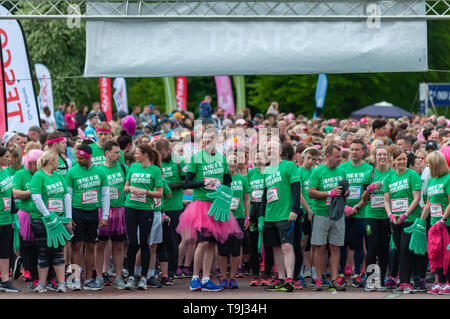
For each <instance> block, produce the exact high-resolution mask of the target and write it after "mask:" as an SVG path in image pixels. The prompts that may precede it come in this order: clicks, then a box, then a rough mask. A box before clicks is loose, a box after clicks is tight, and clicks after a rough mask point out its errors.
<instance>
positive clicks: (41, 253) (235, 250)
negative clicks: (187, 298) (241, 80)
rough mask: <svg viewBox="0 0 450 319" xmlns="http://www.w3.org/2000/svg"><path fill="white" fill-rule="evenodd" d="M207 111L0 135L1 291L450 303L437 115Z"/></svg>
mask: <svg viewBox="0 0 450 319" xmlns="http://www.w3.org/2000/svg"><path fill="white" fill-rule="evenodd" d="M210 102H211V100H210V98H209V97H206V98H205V100H204V101H202V103H200V106H199V115H200V116H199V118H197V119H196V120H194V115H193V113H191V112H185V111H175V112H172V113H170V114H163V113H160V111H159V110H158V108H157V107H154V106H145V107H144V111H143V112H142V113H141V110H140V107H134V108H133V111H132V114H131V115H127V114H126V113H123V112H119V113H116V114H114V116H113V119H112V120H111V121H109V122H107V121H106V117H104V114H102V112H101V111H100V110H99V108H98V104H95V105H94V110H93V111H91V112H89V113H88V112H87V111H85V112H84V115H85V121H86V123H81V125H79V126H78V127H77V126H75V124H73V125H72V126H70V128H68V127H67V126H66V127H65V126H64V125H60V126H58V128H57V129H56V130H51V131H50V132H49V131H48V130H46V127H32V128H30V130H29V132H28V135H25V134H22V133H17V132H15V131H11V130H10V131H7V132H6V133H5V134H4V135H3V146H2V147H0V199H1V200H0V206H1V207H0V208H1V210H0V276H1V282H0V291H4V292H19V291H20V290H19V289H17V288H16V287H15V285H14V283H13V281H14V280H24V281H25V282H28V287H29V288H30V289H32V290H33V291H34V292H36V293H45V292H47V291H48V290H52V291H57V292H66V291H67V290H72V291H77V290H82V289H84V290H102V289H104V287H105V286H114V287H115V288H117V289H127V290H132V289H137V290H146V289H147V288H160V287H162V286H171V285H174V282H175V280H181V279H184V278H189V279H190V280H185V281H184V282H185V283H186V289H189V290H190V291H222V290H224V289H228V288H229V289H238V288H239V285H242V282H241V283H240V279H239V278H243V277H251V281H250V286H255V287H260V286H262V287H263V288H261V289H264V290H267V291H286V292H292V291H294V290H296V289H308V288H309V289H313V290H315V291H321V290H324V289H331V290H335V291H344V290H346V287H349V286H352V287H356V288H361V289H362V290H363V291H367V292H370V291H387V289H392V290H393V291H394V292H398V293H414V292H428V293H430V294H450V267H449V263H450V250H449V249H450V245H449V244H450V236H449V231H450V221H449V220H448V217H449V215H450V206H449V199H450V179H449V168H448V167H449V166H448V164H449V163H450V146H449V145H448V144H450V121H448V120H447V119H446V118H445V117H443V116H440V117H436V116H431V117H429V118H427V117H425V116H424V115H414V116H413V118H399V119H384V118H382V117H377V118H371V117H368V116H366V117H363V118H361V119H342V120H338V119H324V118H316V119H307V118H306V117H304V116H303V115H298V116H294V114H292V113H289V114H284V113H281V112H280V111H279V110H278V104H277V103H276V102H274V103H272V105H270V107H269V109H268V111H267V113H266V114H265V115H263V114H261V113H258V114H255V115H254V116H252V115H251V112H250V110H248V109H245V110H244V111H241V112H238V113H237V114H236V115H228V116H227V117H226V118H224V114H223V111H222V110H221V109H218V108H216V109H215V110H213V109H212V108H211V104H210ZM61 109H64V107H62V108H61ZM74 110H76V107H75V108H73V107H71V108H70V109H69V111H71V112H73V111H74ZM73 114H74V115H75V114H76V113H73ZM83 121H84V120H83ZM246 282H247V281H246ZM255 289H257V288H255Z"/></svg>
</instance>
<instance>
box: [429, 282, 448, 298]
mask: <svg viewBox="0 0 450 319" xmlns="http://www.w3.org/2000/svg"><path fill="white" fill-rule="evenodd" d="M444 286H445V285H444V284H440V283H437V284H434V285H433V287H431V289H430V290H428V291H427V294H431V295H438V294H439V292H440V291H441V289H442V288H444Z"/></svg>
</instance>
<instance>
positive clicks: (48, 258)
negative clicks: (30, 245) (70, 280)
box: [30, 219, 66, 269]
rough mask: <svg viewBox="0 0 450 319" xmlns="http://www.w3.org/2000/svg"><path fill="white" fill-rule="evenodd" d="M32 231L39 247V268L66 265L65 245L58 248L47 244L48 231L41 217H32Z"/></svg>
mask: <svg viewBox="0 0 450 319" xmlns="http://www.w3.org/2000/svg"><path fill="white" fill-rule="evenodd" d="M30 226H31V231H32V232H33V235H34V240H35V242H36V244H37V246H38V247H39V257H38V268H39V269H43V268H49V267H50V266H52V265H53V266H65V264H66V263H65V261H64V246H59V247H58V248H53V247H48V246H47V231H46V230H45V226H44V224H43V222H42V220H41V219H30Z"/></svg>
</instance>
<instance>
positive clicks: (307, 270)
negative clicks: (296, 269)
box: [303, 267, 312, 278]
mask: <svg viewBox="0 0 450 319" xmlns="http://www.w3.org/2000/svg"><path fill="white" fill-rule="evenodd" d="M311 276H312V271H311V267H305V269H303V277H305V278H309V277H311Z"/></svg>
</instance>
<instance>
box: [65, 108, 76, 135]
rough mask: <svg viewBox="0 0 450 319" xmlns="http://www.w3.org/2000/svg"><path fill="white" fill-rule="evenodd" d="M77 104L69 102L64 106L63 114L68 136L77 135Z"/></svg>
mask: <svg viewBox="0 0 450 319" xmlns="http://www.w3.org/2000/svg"><path fill="white" fill-rule="evenodd" d="M76 115H77V106H76V104H75V102H70V104H69V105H68V106H67V107H66V110H65V114H64V121H65V122H66V132H67V133H69V135H70V136H75V135H77V121H76Z"/></svg>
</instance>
